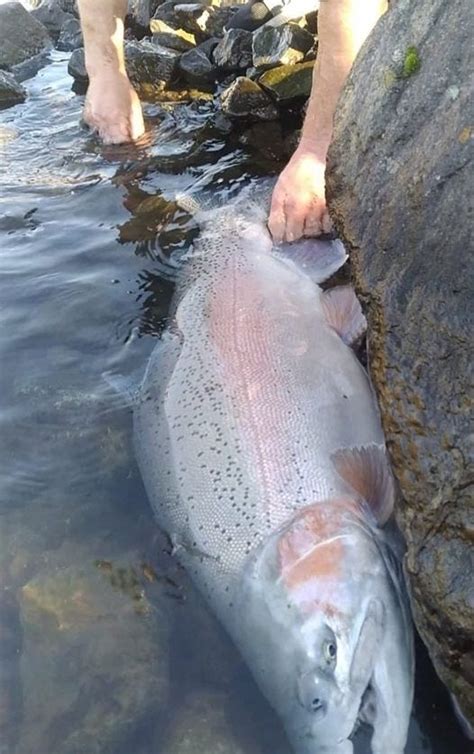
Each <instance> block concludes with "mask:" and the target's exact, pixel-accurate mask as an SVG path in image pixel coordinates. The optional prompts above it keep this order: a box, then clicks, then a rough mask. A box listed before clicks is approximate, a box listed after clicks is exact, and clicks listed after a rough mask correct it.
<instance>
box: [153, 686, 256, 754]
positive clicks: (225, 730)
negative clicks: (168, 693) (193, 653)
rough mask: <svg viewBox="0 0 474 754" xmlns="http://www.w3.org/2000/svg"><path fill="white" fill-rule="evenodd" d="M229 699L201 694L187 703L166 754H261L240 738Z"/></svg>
mask: <svg viewBox="0 0 474 754" xmlns="http://www.w3.org/2000/svg"><path fill="white" fill-rule="evenodd" d="M225 703H226V697H225V695H224V694H222V693H219V692H216V691H200V692H196V693H194V694H192V695H191V696H189V697H187V698H185V699H184V703H183V704H182V705H181V708H180V710H179V712H178V713H177V715H176V719H175V721H174V723H173V725H172V726H171V731H170V733H169V736H168V737H167V740H166V741H165V745H164V748H163V754H198V753H199V754H260V749H259V748H258V747H257V746H252V745H251V744H250V746H249V741H248V740H246V739H244V738H242V739H239V737H238V736H237V735H236V732H235V731H234V729H233V726H232V725H231V722H230V721H229V719H228V714H226V708H225Z"/></svg>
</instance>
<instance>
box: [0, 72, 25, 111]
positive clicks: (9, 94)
mask: <svg viewBox="0 0 474 754" xmlns="http://www.w3.org/2000/svg"><path fill="white" fill-rule="evenodd" d="M25 99H26V89H25V88H24V87H23V86H22V85H21V84H19V83H18V81H17V80H16V79H15V77H14V76H12V74H11V73H7V71H0V110H3V109H4V108H6V107H11V106H12V105H17V104H18V103H19V102H24V101H25Z"/></svg>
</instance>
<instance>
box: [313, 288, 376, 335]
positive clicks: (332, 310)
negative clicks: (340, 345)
mask: <svg viewBox="0 0 474 754" xmlns="http://www.w3.org/2000/svg"><path fill="white" fill-rule="evenodd" d="M322 303H323V307H324V314H325V316H326V321H327V323H328V325H331V327H333V328H334V330H335V331H336V332H337V333H338V334H339V335H340V336H341V338H342V340H343V341H344V343H346V344H347V345H348V346H351V345H353V344H354V343H356V342H357V341H358V340H359V338H361V337H362V335H363V334H364V332H365V330H366V327H367V322H366V319H365V317H364V315H363V313H362V308H361V305H360V303H359V300H358V298H357V296H356V295H355V293H354V289H353V288H352V286H350V285H341V286H338V287H337V288H331V290H329V291H325V293H324V294H323V297H322Z"/></svg>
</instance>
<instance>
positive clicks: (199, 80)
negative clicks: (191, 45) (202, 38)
mask: <svg viewBox="0 0 474 754" xmlns="http://www.w3.org/2000/svg"><path fill="white" fill-rule="evenodd" d="M205 44H206V43H204V44H203V45H200V46H199V47H196V49H194V50H190V51H189V52H185V53H184V55H182V57H181V60H180V61H179V68H180V71H181V73H182V74H183V76H184V78H185V79H186V81H187V82H188V83H189V84H191V86H200V85H201V84H211V83H213V82H214V81H215V80H216V76H217V73H218V69H217V66H216V65H214V63H211V61H210V59H209V55H210V54H212V47H211V48H210V51H209V53H207V52H206V50H205V49H203V48H204V45H205ZM216 44H217V41H214V46H215V45H216ZM207 49H209V46H207Z"/></svg>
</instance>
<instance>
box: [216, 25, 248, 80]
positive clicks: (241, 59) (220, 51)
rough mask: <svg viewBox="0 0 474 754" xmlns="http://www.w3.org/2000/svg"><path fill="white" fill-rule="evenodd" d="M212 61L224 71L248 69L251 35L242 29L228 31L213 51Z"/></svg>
mask: <svg viewBox="0 0 474 754" xmlns="http://www.w3.org/2000/svg"><path fill="white" fill-rule="evenodd" d="M214 60H215V62H216V63H217V65H218V66H219V68H222V70H224V71H236V70H239V69H240V68H248V66H249V65H251V63H252V34H251V33H250V32H249V31H244V30H243V29H229V31H226V33H225V34H224V36H223V38H222V39H221V41H220V42H219V44H218V45H217V47H216V49H215V50H214Z"/></svg>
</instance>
